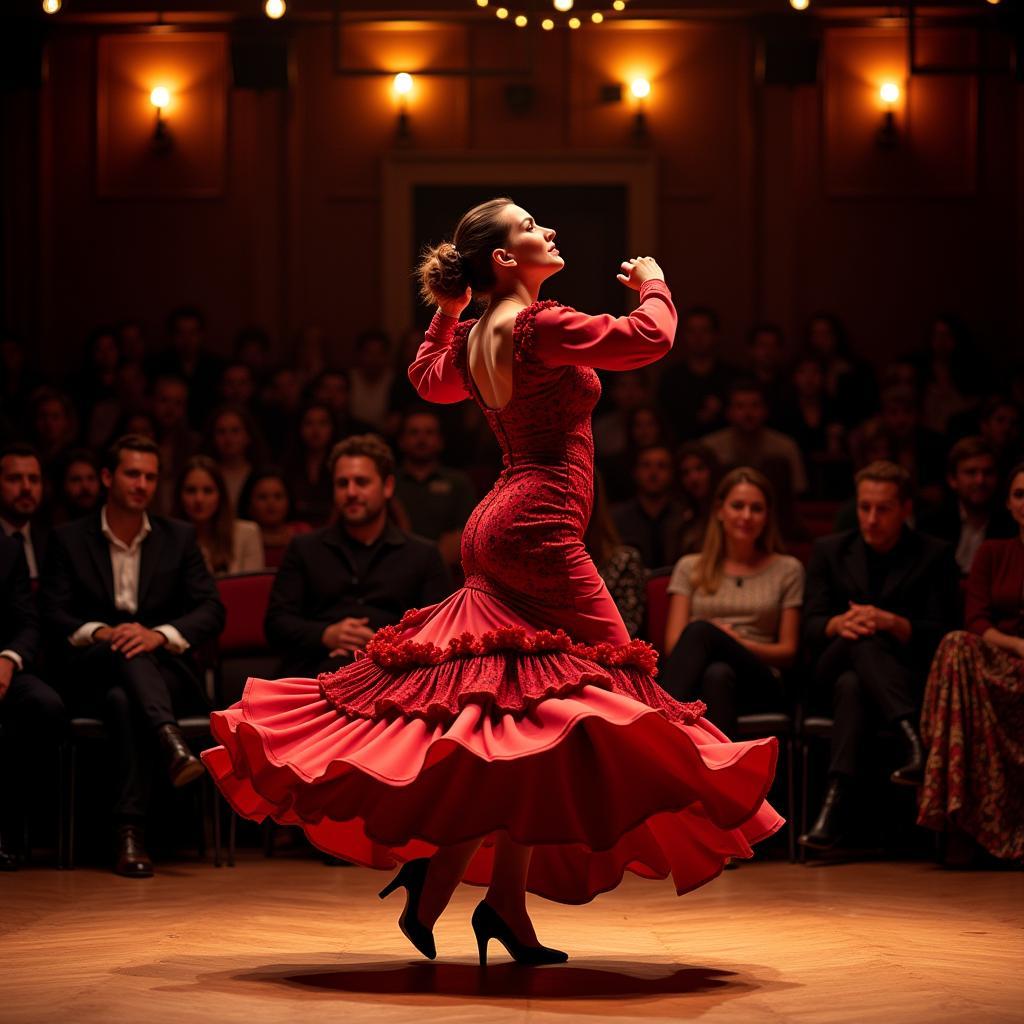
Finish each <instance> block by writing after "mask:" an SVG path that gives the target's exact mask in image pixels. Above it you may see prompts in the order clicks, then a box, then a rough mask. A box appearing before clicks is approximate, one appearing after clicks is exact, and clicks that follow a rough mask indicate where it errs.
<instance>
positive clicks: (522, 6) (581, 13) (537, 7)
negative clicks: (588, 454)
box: [472, 0, 629, 32]
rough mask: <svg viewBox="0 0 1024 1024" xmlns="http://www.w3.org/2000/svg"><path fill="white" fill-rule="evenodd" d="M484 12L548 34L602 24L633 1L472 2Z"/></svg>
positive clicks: (518, 26)
mask: <svg viewBox="0 0 1024 1024" xmlns="http://www.w3.org/2000/svg"><path fill="white" fill-rule="evenodd" d="M472 2H473V3H474V5H475V6H476V7H478V8H479V9H480V10H484V11H491V12H493V14H494V16H495V17H496V18H497V19H498V20H499V21H505V22H508V24H510V25H514V26H515V27H516V28H529V27H530V26H531V25H539V26H540V27H541V28H542V29H543V30H544V31H545V32H550V31H552V30H553V29H556V28H568V29H579V28H582V27H583V26H584V25H601V24H603V23H604V21H605V19H607V18H614V17H615V16H616V15H619V14H622V13H623V12H624V11H625V10H626V8H627V7H628V6H629V0H534V2H532V3H530V2H529V0H472Z"/></svg>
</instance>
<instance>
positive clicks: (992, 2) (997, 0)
mask: <svg viewBox="0 0 1024 1024" xmlns="http://www.w3.org/2000/svg"><path fill="white" fill-rule="evenodd" d="M988 2H989V3H990V4H991V5H992V6H993V7H995V5H996V4H997V3H999V0H988ZM57 6H58V7H59V6H60V4H58V5H57Z"/></svg>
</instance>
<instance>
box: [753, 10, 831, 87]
mask: <svg viewBox="0 0 1024 1024" xmlns="http://www.w3.org/2000/svg"><path fill="white" fill-rule="evenodd" d="M820 56H821V38H820V36H819V35H818V34H817V33H816V32H814V31H813V30H808V29H800V30H794V29H792V28H790V27H786V28H783V27H781V26H778V25H772V26H771V27H768V28H765V29H764V30H763V31H762V33H761V35H760V38H759V40H758V51H757V64H758V67H757V72H758V75H757V77H758V80H759V81H760V82H762V83H763V84H764V85H814V84H815V83H816V82H817V81H818V61H819V58H820Z"/></svg>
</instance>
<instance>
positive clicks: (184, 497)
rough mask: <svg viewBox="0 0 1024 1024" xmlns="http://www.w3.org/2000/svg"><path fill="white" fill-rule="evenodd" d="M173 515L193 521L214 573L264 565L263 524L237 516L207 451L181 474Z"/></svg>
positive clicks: (186, 466) (197, 456) (218, 471)
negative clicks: (260, 525) (259, 525)
mask: <svg viewBox="0 0 1024 1024" xmlns="http://www.w3.org/2000/svg"><path fill="white" fill-rule="evenodd" d="M174 516H175V517H176V518H178V519H184V520H185V521H186V522H189V523H191V524H192V525H193V526H194V527H195V529H196V540H197V541H198V543H199V550H200V551H202V553H203V558H204V560H205V561H206V566H207V568H208V569H209V570H210V572H211V573H213V574H214V576H230V575H233V574H235V573H240V572H259V571H260V570H261V569H263V568H265V563H264V559H263V539H262V537H261V536H260V528H259V527H258V526H257V525H256V524H255V523H250V522H248V521H247V520H245V519H236V518H235V510H234V506H233V505H232V503H231V498H230V496H229V495H228V491H227V487H226V486H225V484H224V477H223V475H222V474H221V471H220V467H219V466H218V465H217V463H216V462H214V461H213V459H211V458H209V457H208V456H206V455H194V456H193V457H192V458H191V459H189V460H188V461H187V462H186V463H185V466H184V468H183V469H182V471H181V475H180V476H179V477H178V485H177V487H176V488H175V490H174Z"/></svg>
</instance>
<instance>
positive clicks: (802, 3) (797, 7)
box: [789, 0, 811, 11]
mask: <svg viewBox="0 0 1024 1024" xmlns="http://www.w3.org/2000/svg"><path fill="white" fill-rule="evenodd" d="M789 6H790V7H792V8H793V10H794V11H806V10H807V8H808V7H810V6H811V0H789Z"/></svg>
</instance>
